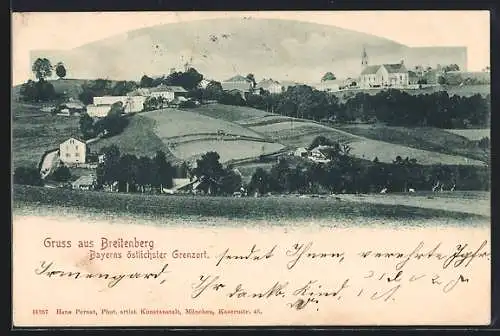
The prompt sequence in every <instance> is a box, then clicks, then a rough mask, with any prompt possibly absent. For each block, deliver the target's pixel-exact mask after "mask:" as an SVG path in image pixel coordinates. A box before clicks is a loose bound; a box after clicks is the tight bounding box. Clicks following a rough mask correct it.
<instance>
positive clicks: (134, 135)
mask: <svg viewBox="0 0 500 336" xmlns="http://www.w3.org/2000/svg"><path fill="white" fill-rule="evenodd" d="M154 126H155V122H154V120H151V119H149V118H146V117H144V116H143V115H134V116H131V117H130V118H129V124H128V125H127V127H126V128H125V130H124V131H123V132H122V133H120V134H118V135H114V136H112V137H110V138H103V139H100V140H98V141H97V142H94V143H92V144H90V149H91V151H93V152H99V150H100V149H101V148H103V147H106V146H110V145H113V144H114V145H116V146H118V148H119V149H120V152H122V153H127V154H134V155H136V156H138V157H139V156H149V157H152V156H154V155H155V153H156V152H157V151H159V150H161V151H163V152H165V154H166V155H167V158H168V159H173V156H172V154H171V153H170V152H169V150H168V147H167V146H166V145H165V144H164V143H163V141H162V140H161V139H160V138H159V137H158V136H157V135H156V134H155V132H154Z"/></svg>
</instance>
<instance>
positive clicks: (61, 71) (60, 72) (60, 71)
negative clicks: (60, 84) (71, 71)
mask: <svg viewBox="0 0 500 336" xmlns="http://www.w3.org/2000/svg"><path fill="white" fill-rule="evenodd" d="M56 75H57V77H59V78H61V79H62V78H64V77H66V68H65V67H64V64H63V63H62V62H59V63H57V65H56Z"/></svg>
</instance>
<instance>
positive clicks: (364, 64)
mask: <svg viewBox="0 0 500 336" xmlns="http://www.w3.org/2000/svg"><path fill="white" fill-rule="evenodd" d="M367 66H368V54H367V53H366V48H365V46H363V53H362V54H361V70H364V69H365V68H366V67H367Z"/></svg>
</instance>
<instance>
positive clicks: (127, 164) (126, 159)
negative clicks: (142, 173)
mask: <svg viewBox="0 0 500 336" xmlns="http://www.w3.org/2000/svg"><path fill="white" fill-rule="evenodd" d="M137 175H138V159H137V157H136V156H135V155H132V154H125V155H123V156H122V157H120V160H119V162H118V182H119V183H120V187H122V188H123V187H124V189H125V190H124V191H125V192H129V191H132V190H133V187H135V184H136V183H137ZM122 190H123V189H122Z"/></svg>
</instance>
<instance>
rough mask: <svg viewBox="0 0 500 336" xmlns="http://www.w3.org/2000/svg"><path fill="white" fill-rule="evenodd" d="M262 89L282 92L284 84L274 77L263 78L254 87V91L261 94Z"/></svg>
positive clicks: (274, 92) (270, 91)
mask: <svg viewBox="0 0 500 336" xmlns="http://www.w3.org/2000/svg"><path fill="white" fill-rule="evenodd" d="M260 89H263V90H266V91H268V92H269V93H273V94H276V93H282V92H283V85H281V83H280V82H278V81H275V80H273V79H263V80H261V81H260V82H259V83H258V84H257V85H256V86H255V88H254V92H255V93H256V94H259V92H260Z"/></svg>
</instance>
